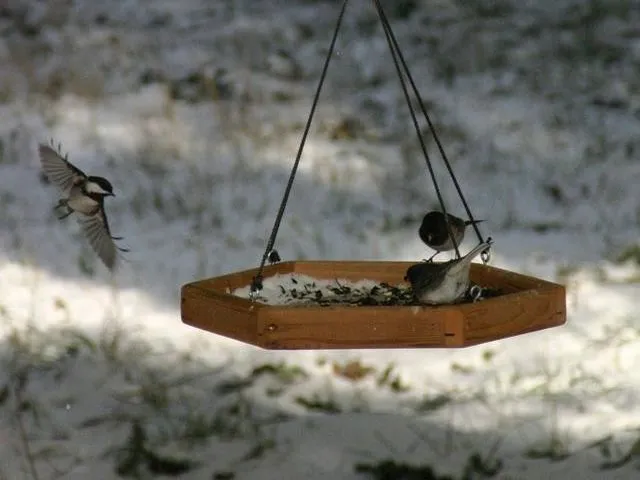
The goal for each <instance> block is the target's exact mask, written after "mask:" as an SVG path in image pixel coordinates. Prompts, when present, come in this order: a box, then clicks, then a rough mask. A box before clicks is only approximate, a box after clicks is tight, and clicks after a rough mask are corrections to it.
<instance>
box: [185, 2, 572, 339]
mask: <svg viewBox="0 0 640 480" xmlns="http://www.w3.org/2000/svg"><path fill="white" fill-rule="evenodd" d="M347 1H348V0H343V4H342V9H341V11H340V15H339V17H338V22H337V25H336V28H335V30H334V33H333V39H332V41H331V45H330V47H329V52H328V54H327V58H326V60H325V64H324V68H323V70H322V74H321V77H320V82H319V84H318V88H317V90H316V94H315V97H314V99H313V103H312V107H311V112H310V114H309V117H308V119H307V123H306V126H305V129H304V133H303V135H302V139H301V142H300V146H299V149H298V153H297V156H296V159H295V162H294V165H293V168H292V171H291V175H290V177H289V182H288V184H287V187H286V189H285V193H284V197H283V199H282V203H281V205H280V209H279V212H278V214H277V216H276V221H275V223H274V227H273V230H272V232H271V236H270V238H269V240H268V242H267V247H266V250H265V254H264V256H263V257H262V261H261V263H260V267H259V268H256V269H252V270H245V271H243V272H238V273H232V274H229V275H223V276H220V277H216V278H211V279H206V280H200V281H197V282H193V283H189V284H187V285H184V286H183V287H182V292H181V297H182V298H181V310H182V321H183V322H184V323H186V324H188V325H191V326H194V327H197V328H201V329H203V330H207V331H209V332H213V333H216V334H219V335H223V336H226V337H229V338H233V339H236V340H239V341H241V342H246V343H249V344H252V345H256V346H259V347H262V348H267V349H329V348H428V347H436V348H438V347H439V348H453V347H467V346H470V345H477V344H479V343H483V342H490V341H493V340H498V339H501V338H506V337H511V336H514V335H520V334H523V333H528V332H533V331H536V330H542V329H544V328H549V327H554V326H558V325H562V324H564V323H565V321H566V306H565V290H564V287H563V286H562V285H558V284H555V283H551V282H547V281H544V280H540V279H537V278H533V277H529V276H525V275H520V274H517V273H513V272H509V271H506V270H501V269H499V268H494V267H490V266H487V265H481V264H477V263H476V264H473V265H472V267H471V272H470V280H471V282H472V283H475V284H477V285H478V286H480V287H481V288H483V289H493V290H495V291H498V292H499V294H498V295H497V296H491V297H489V298H484V299H482V300H480V301H477V302H468V303H457V304H453V305H442V306H424V305H419V304H414V305H407V306H399V305H385V306H379V305H376V306H369V305H367V306H362V305H350V304H330V305H328V306H322V305H320V304H317V303H315V304H314V303H306V304H303V305H288V304H282V305H276V304H265V303H261V302H260V301H259V300H258V299H255V298H254V299H253V300H250V299H248V298H242V297H240V296H236V295H233V294H232V292H234V291H235V290H236V289H239V288H243V287H246V286H248V285H252V290H253V291H257V290H258V289H259V288H260V287H261V286H262V284H261V283H260V282H261V281H262V279H265V278H268V277H271V276H274V275H276V274H288V273H297V274H304V275H308V276H309V277H313V278H315V279H326V280H336V279H345V280H348V281H356V282H357V281H359V280H365V279H366V280H373V281H375V282H379V283H380V284H382V283H384V284H388V285H391V286H402V285H404V286H405V287H404V288H405V291H406V282H405V280H404V277H405V274H406V272H407V269H408V268H409V266H411V265H412V264H414V263H416V262H413V263H409V262H375V261H374V262H351V261H329V262H322V261H304V262H295V261H294V262H285V263H275V264H273V265H269V266H265V263H266V260H267V258H269V260H270V261H276V262H277V261H279V256H278V255H277V254H276V255H274V253H276V252H275V250H273V247H274V243H275V239H276V235H277V232H278V228H279V225H280V222H281V220H282V216H283V214H284V210H285V206H286V203H287V200H288V197H289V193H290V191H291V186H292V184H293V180H294V177H295V174H296V171H297V168H298V164H299V162H300V158H301V155H302V150H303V147H304V144H305V141H306V138H307V135H308V133H309V128H310V125H311V120H312V117H313V114H314V111H315V109H316V106H317V103H318V98H319V96H320V90H321V87H322V84H323V81H324V78H325V75H326V72H327V67H328V65H329V60H330V58H331V56H332V54H333V51H334V47H335V41H336V37H337V33H338V30H339V28H340V24H341V20H342V17H343V15H344V11H345V8H346V5H347ZM374 5H375V7H376V9H377V12H378V16H379V17H380V20H381V21H382V25H383V29H384V33H385V36H386V39H387V43H388V44H389V48H390V50H391V55H392V58H393V61H394V65H395V67H396V70H397V72H398V76H399V79H400V83H401V85H402V89H403V92H404V95H405V99H406V100H407V105H408V107H409V112H410V113H411V118H412V120H413V123H414V127H415V129H416V134H417V136H418V140H419V141H420V146H421V147H422V151H423V154H424V157H425V161H426V164H427V167H428V170H429V174H430V175H431V180H432V182H433V184H434V187H435V192H436V195H437V197H438V201H439V203H440V207H441V211H442V213H443V214H444V217H445V218H446V214H447V211H446V209H445V205H444V201H443V198H442V195H441V193H440V189H439V187H438V184H437V181H436V176H435V175H434V171H433V166H432V164H431V160H430V158H429V155H428V153H427V150H426V146H425V143H424V140H423V139H422V133H421V129H420V127H419V125H418V121H417V119H416V113H415V111H414V107H413V106H412V102H411V98H410V96H409V93H408V87H407V81H406V80H405V79H404V77H405V76H406V78H407V79H408V81H409V83H410V87H411V89H412V91H413V93H414V95H415V97H416V98H417V100H418V105H419V107H420V109H421V111H422V113H423V115H424V118H425V120H426V122H427V124H428V126H429V131H430V133H431V134H432V135H433V137H434V140H435V143H436V144H437V146H438V149H439V152H440V155H441V157H442V159H443V161H444V163H445V166H446V167H447V170H448V172H449V174H450V175H451V179H452V181H453V183H454V186H455V187H456V190H457V192H458V194H459V196H460V199H461V201H462V204H463V205H464V207H465V209H466V212H467V215H468V217H469V220H471V221H473V216H472V214H471V211H470V209H469V205H468V203H467V202H466V200H465V198H464V195H463V193H462V191H461V189H460V186H459V184H458V181H457V179H456V178H455V175H454V173H453V170H452V169H451V165H450V163H449V160H448V159H447V157H446V154H445V152H444V150H443V148H442V145H441V143H440V141H439V140H438V136H437V134H436V131H435V129H434V127H433V123H432V122H431V120H430V118H429V115H428V114H427V112H426V110H425V108H424V102H423V101H422V98H421V97H420V93H419V92H418V90H417V88H416V86H415V83H414V81H413V78H412V77H411V74H410V72H409V69H408V66H407V65H406V62H405V61H404V58H403V56H402V53H401V52H400V49H399V47H398V44H397V42H396V39H395V36H394V35H393V32H392V31H391V26H390V24H389V21H388V19H387V18H386V15H385V13H384V11H383V9H382V6H381V3H380V1H379V0H374ZM472 225H473V229H474V230H475V232H476V235H477V236H478V240H479V241H480V243H484V242H485V239H483V237H482V235H481V233H480V230H479V229H478V227H477V225H476V224H475V223H473V222H472ZM447 234H448V237H449V238H450V239H451V241H452V242H453V245H454V247H455V250H456V254H457V256H458V257H459V256H460V252H459V251H458V245H457V244H458V243H459V242H458V240H454V235H453V233H452V230H451V226H450V225H449V223H447ZM485 253H486V252H485ZM483 260H485V263H486V262H487V261H488V256H487V257H483ZM253 287H255V289H254V288H253ZM385 288H386V287H385ZM398 290H400V289H398Z"/></svg>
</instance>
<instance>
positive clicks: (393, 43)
mask: <svg viewBox="0 0 640 480" xmlns="http://www.w3.org/2000/svg"><path fill="white" fill-rule="evenodd" d="M373 2H374V4H375V6H376V10H377V11H378V15H379V16H380V20H381V21H382V26H383V28H384V31H385V36H386V37H387V42H388V43H389V48H390V49H391V55H392V56H393V61H394V63H395V65H396V69H397V70H398V75H399V76H400V82H401V83H402V89H403V91H404V92H405V97H407V103H408V104H409V109H410V111H411V116H412V119H413V121H414V125H416V129H418V126H417V122H416V119H415V113H414V111H413V107H412V105H411V102H410V100H409V97H408V94H407V91H406V87H405V85H404V81H403V79H402V74H401V72H400V68H399V66H398V60H397V58H399V59H400V63H401V64H402V67H403V69H404V71H405V73H406V75H407V79H408V80H409V83H410V84H411V89H412V90H413V93H414V95H415V96H416V98H417V99H418V104H419V105H420V110H421V111H422V114H423V115H424V118H425V120H426V121H427V124H428V126H429V130H430V131H431V134H432V135H433V139H434V140H435V142H436V145H437V146H438V150H439V152H440V155H442V160H443V161H444V164H445V166H446V168H447V170H448V172H449V175H450V176H451V180H452V181H453V184H454V185H455V187H456V190H457V192H458V195H459V196H460V200H462V204H463V205H464V209H465V211H466V212H467V215H468V217H469V220H470V221H471V222H472V223H471V225H472V226H473V229H474V230H475V232H476V235H477V236H478V241H479V242H480V243H482V242H483V241H484V240H483V237H482V234H481V233H480V229H479V228H478V225H477V223H476V222H475V219H474V218H473V214H472V213H471V209H470V208H469V205H468V203H467V201H466V199H465V198H464V194H463V193H462V189H461V188H460V184H459V183H458V179H457V178H456V176H455V174H454V173H453V169H452V168H451V164H450V163H449V159H448V158H447V155H446V153H445V151H444V148H443V147H442V143H441V142H440V139H439V138H438V135H437V134H436V130H435V127H434V126H433V122H432V121H431V117H429V114H428V113H427V110H426V108H425V106H424V102H423V101H422V97H421V95H420V92H419V91H418V88H417V87H416V84H415V82H414V81H413V77H412V76H411V73H410V72H409V67H408V65H407V62H406V61H405V59H404V55H402V52H401V51H400V47H399V46H398V42H397V40H396V37H395V35H394V34H393V31H392V30H391V25H390V23H389V19H388V18H387V15H386V14H385V13H384V10H383V8H382V5H381V3H380V0H373ZM396 55H397V58H396ZM417 131H418V138H419V139H420V146H421V147H422V150H423V153H424V154H425V159H426V161H427V166H428V167H429V172H430V173H431V179H432V180H433V184H434V186H435V189H436V193H437V195H438V200H439V202H440V207H441V208H442V213H444V217H445V221H446V224H447V229H448V230H449V237H450V238H451V240H452V241H453V243H454V246H455V247H456V255H457V256H458V257H459V256H460V253H459V252H458V246H457V245H456V244H455V239H454V237H453V235H451V228H450V227H449V220H448V217H447V212H446V210H445V209H444V202H443V201H442V197H441V195H440V193H439V189H438V184H437V182H436V179H435V176H434V175H433V170H432V167H431V162H430V161H429V157H428V156H427V153H426V149H425V146H424V142H423V140H422V137H421V135H420V131H419V129H418V130H417Z"/></svg>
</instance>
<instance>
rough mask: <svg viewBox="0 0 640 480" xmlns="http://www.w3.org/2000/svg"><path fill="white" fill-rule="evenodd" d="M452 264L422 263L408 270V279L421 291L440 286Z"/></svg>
mask: <svg viewBox="0 0 640 480" xmlns="http://www.w3.org/2000/svg"><path fill="white" fill-rule="evenodd" d="M449 263H450V262H420V263H417V264H415V265H412V266H410V267H409V269H408V270H407V279H408V280H409V281H410V282H411V284H412V285H414V286H417V287H419V288H420V289H429V288H431V287H432V286H435V285H439V284H440V282H441V281H442V278H443V277H444V275H445V274H446V273H447V267H448V266H449Z"/></svg>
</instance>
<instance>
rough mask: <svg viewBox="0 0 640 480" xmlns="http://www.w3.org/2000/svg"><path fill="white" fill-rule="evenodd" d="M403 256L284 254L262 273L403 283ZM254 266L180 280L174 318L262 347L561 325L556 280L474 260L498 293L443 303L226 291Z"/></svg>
mask: <svg viewBox="0 0 640 480" xmlns="http://www.w3.org/2000/svg"><path fill="white" fill-rule="evenodd" d="M410 265H412V263H410V262H340V261H328V262H319V261H310V262H284V263H280V264H276V265H270V266H267V267H265V269H264V273H265V276H266V277H269V276H271V275H275V274H277V273H292V272H295V273H302V274H305V275H309V276H311V277H315V278H324V279H335V278H340V279H347V280H351V281H358V280H362V279H371V280H376V281H379V282H386V283H388V284H390V285H398V284H402V283H404V280H403V278H404V275H405V272H406V270H407V268H408V267H409V266H410ZM256 273H257V269H252V270H245V271H243V272H238V273H232V274H229V275H223V276H221V277H216V278H211V279H207V280H201V281H198V282H193V283H189V284H187V285H184V286H183V287H182V321H183V322H184V323H186V324H188V325H191V326H194V327H198V328H201V329H203V330H207V331H210V332H213V333H217V334H219V335H224V336H226V337H229V338H234V339H236V340H240V341H241V342H245V343H250V344H252V345H256V346H258V347H262V348H266V349H274V350H276V349H285V350H289V349H292V350H293V349H331V348H426V347H432V348H433V347H441V348H451V347H467V346H471V345H477V344H479V343H484V342H490V341H493V340H498V339H501V338H506V337H511V336H513V335H520V334H523V333H527V332H533V331H536V330H542V329H544V328H549V327H555V326H558V325H562V324H564V323H565V321H566V308H565V290H564V287H563V286H562V285H558V284H555V283H551V282H547V281H544V280H539V279H537V278H533V277H529V276H526V275H520V274H517V273H513V272H509V271H507V270H502V269H499V268H495V267H489V266H486V265H481V264H477V263H474V264H473V265H472V268H471V280H472V281H473V282H475V283H477V284H479V285H483V286H486V287H490V288H496V289H499V290H501V291H502V295H500V296H497V297H494V298H487V299H485V300H481V301H479V302H474V303H465V304H457V305H443V306H437V307H432V306H406V307H405V306H403V307H396V306H375V307H369V306H366V307H362V306H348V305H347V306H341V305H340V306H326V307H322V306H287V305H266V304H262V303H259V302H255V301H254V302H252V301H251V300H249V299H245V298H240V297H236V296H234V295H231V293H229V292H233V291H234V290H235V289H236V288H241V287H244V286H246V285H249V284H250V283H251V281H252V278H253V277H254V276H255V275H256Z"/></svg>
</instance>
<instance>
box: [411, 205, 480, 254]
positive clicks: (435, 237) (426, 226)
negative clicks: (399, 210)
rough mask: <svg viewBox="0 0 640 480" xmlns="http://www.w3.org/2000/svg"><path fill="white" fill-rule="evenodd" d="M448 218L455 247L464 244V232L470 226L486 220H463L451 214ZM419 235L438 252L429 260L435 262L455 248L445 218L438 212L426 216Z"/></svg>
mask: <svg viewBox="0 0 640 480" xmlns="http://www.w3.org/2000/svg"><path fill="white" fill-rule="evenodd" d="M447 218H448V219H449V227H451V234H452V235H453V238H454V240H455V245H458V246H460V244H461V243H462V240H463V239H464V232H465V230H466V228H467V227H468V226H469V225H474V224H476V223H480V222H484V220H473V221H471V220H462V219H461V218H458V217H456V216H455V215H451V214H450V213H448V214H447ZM418 235H420V239H421V240H422V241H423V242H424V243H425V244H426V245H427V246H428V247H430V248H432V249H434V250H435V251H436V253H434V254H433V255H432V256H431V258H430V259H429V260H433V258H434V257H435V256H436V255H438V253H440V252H446V251H448V250H453V249H454V248H455V245H454V243H453V241H451V237H450V236H449V230H448V229H447V222H446V220H445V216H444V214H443V213H442V212H439V211H437V210H434V211H431V212H429V213H427V214H426V215H425V216H424V218H423V219H422V224H421V225H420V229H419V230H418Z"/></svg>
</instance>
